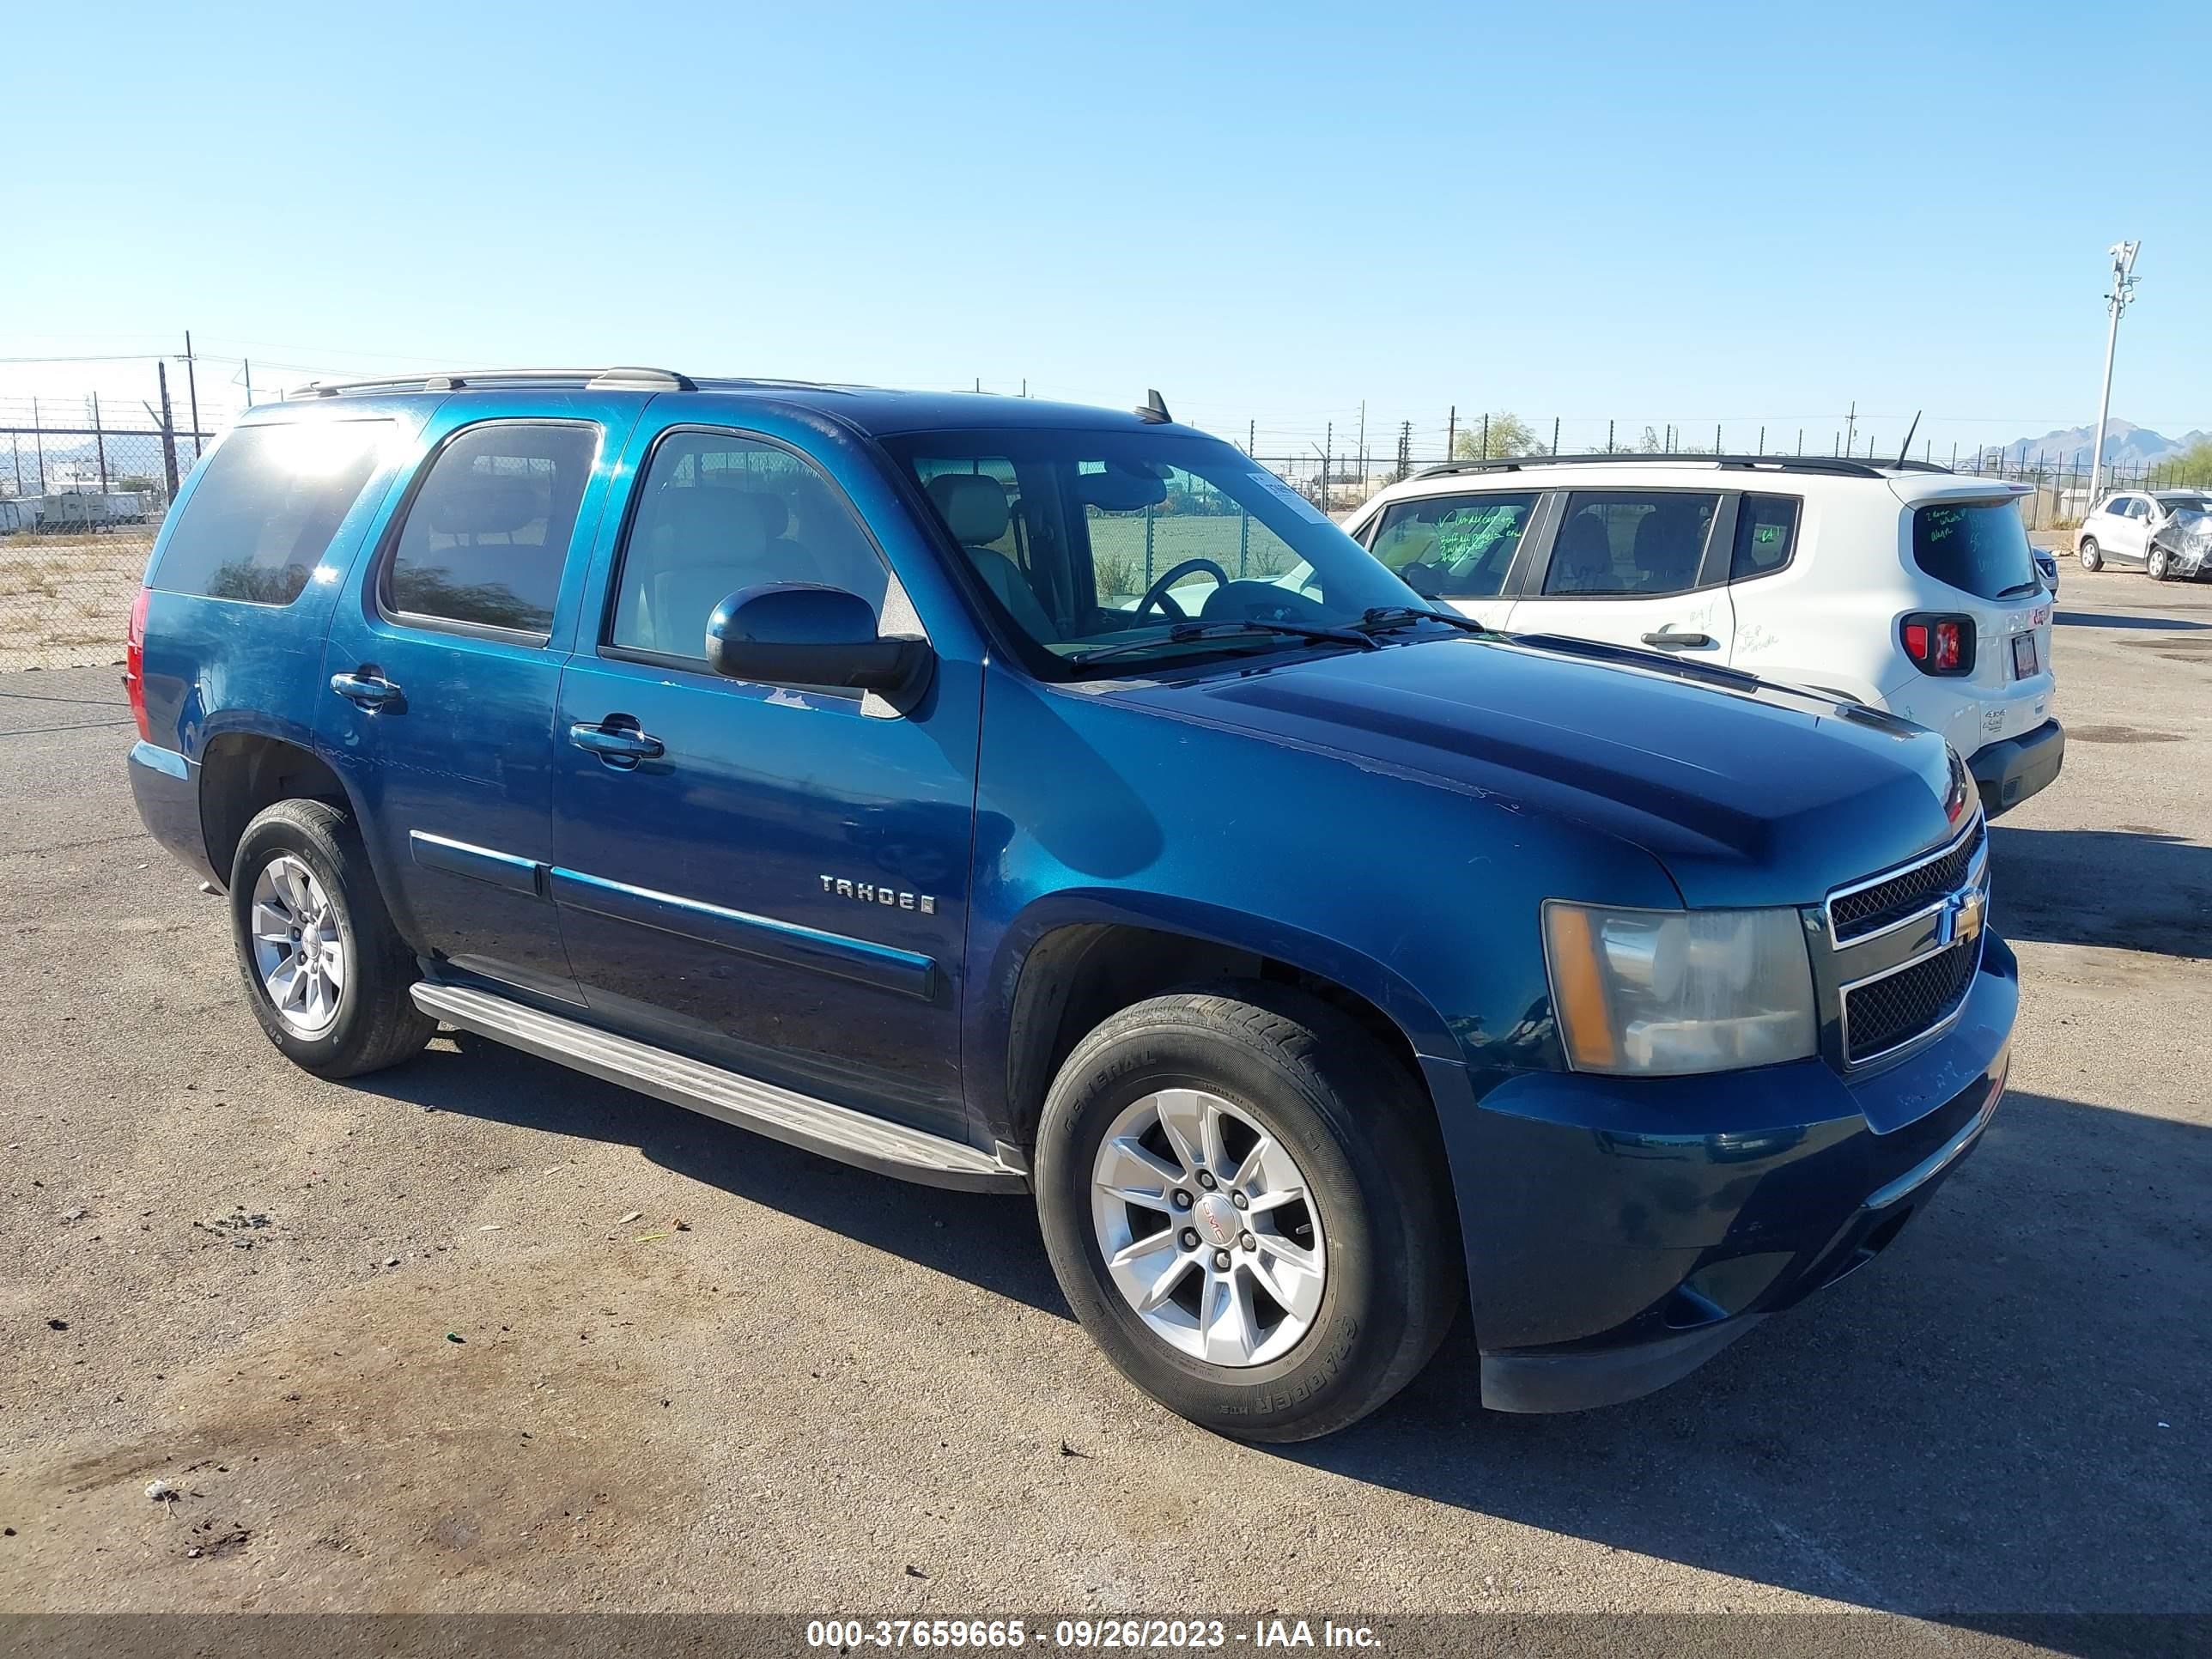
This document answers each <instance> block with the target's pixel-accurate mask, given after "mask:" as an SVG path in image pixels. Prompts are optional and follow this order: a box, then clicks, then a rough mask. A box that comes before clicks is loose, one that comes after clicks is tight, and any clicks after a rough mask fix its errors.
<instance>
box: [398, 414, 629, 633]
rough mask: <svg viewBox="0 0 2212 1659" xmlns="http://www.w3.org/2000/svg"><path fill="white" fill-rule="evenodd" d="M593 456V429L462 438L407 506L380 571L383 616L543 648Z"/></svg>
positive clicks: (547, 428) (501, 424) (502, 428)
mask: <svg viewBox="0 0 2212 1659" xmlns="http://www.w3.org/2000/svg"><path fill="white" fill-rule="evenodd" d="M598 453H599V428H597V427H593V426H581V425H570V424H554V423H551V422H527V421H493V422H487V423H486V424H484V425H483V426H472V427H468V428H464V429H463V430H462V431H461V432H460V434H459V435H458V436H456V437H454V438H453V439H452V440H451V441H448V442H447V444H446V445H445V447H443V448H441V449H440V450H439V451H438V453H437V455H436V457H435V459H433V460H432V461H431V463H430V471H429V473H428V476H427V477H424V479H423V480H422V485H421V487H420V488H419V489H417V490H416V492H415V497H414V499H413V500H412V501H410V502H409V503H408V506H407V515H406V518H405V519H404V520H403V521H402V523H401V524H400V526H399V529H398V534H397V536H396V537H395V538H394V539H393V542H392V556H391V558H390V560H389V561H388V562H386V565H385V568H384V577H383V587H382V592H381V599H382V602H383V605H384V608H385V610H386V611H390V612H392V613H393V614H395V615H398V616H402V617H413V618H421V619H425V620H429V621H433V622H444V623H461V624H463V625H465V626H467V627H471V628H491V629H500V630H501V631H503V632H507V633H515V634H526V635H536V636H538V637H539V638H541V639H542V638H544V636H545V635H547V634H548V633H550V631H551V629H552V627H553V605H554V601H555V599H557V598H558V597H559V595H560V592H561V572H562V568H564V567H565V566H566V565H567V563H568V542H569V538H570V537H571V536H572V535H573V534H574V532H575V528H576V509H577V508H578V507H579V506H580V504H581V503H582V501H583V499H584V487H585V485H586V484H587V483H589V482H590V481H591V476H592V462H593V460H594V459H595V458H596V457H597V455H598Z"/></svg>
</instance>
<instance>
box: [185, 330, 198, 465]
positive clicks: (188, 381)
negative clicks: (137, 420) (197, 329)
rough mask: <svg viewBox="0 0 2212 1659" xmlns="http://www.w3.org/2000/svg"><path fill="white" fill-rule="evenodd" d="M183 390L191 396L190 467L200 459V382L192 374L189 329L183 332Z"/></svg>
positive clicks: (190, 335)
mask: <svg viewBox="0 0 2212 1659" xmlns="http://www.w3.org/2000/svg"><path fill="white" fill-rule="evenodd" d="M185 390H186V391H187V392H190V393H191V400H192V465H195V466H197V465H199V459H200V381H199V376H198V375H197V374H194V373H193V372H192V331H191V330H190V329H186V330H185Z"/></svg>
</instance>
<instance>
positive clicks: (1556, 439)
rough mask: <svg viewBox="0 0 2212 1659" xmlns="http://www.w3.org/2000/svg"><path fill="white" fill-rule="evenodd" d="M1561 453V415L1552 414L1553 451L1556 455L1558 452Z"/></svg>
mask: <svg viewBox="0 0 2212 1659" xmlns="http://www.w3.org/2000/svg"><path fill="white" fill-rule="evenodd" d="M1552 453H1553V454H1554V455H1556V454H1558V453H1559V416H1556V415H1554V416H1552Z"/></svg>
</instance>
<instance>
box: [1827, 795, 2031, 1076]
mask: <svg viewBox="0 0 2212 1659" xmlns="http://www.w3.org/2000/svg"><path fill="white" fill-rule="evenodd" d="M1989 857H1990V854H1989V836H1988V833H1987V831H1986V829H1985V828H1984V823H1983V821H1982V815H1981V814H1980V813H1979V812H1978V811H1977V812H1976V813H1975V814H1974V817H1973V821H1972V823H1969V824H1967V826H1966V828H1965V829H1962V830H1960V832H1959V833H1958V834H1957V835H1956V836H1953V837H1952V838H1951V840H1949V841H1948V842H1945V843H1944V844H1943V845H1942V846H1941V847H1939V848H1936V850H1935V851H1934V852H1932V853H1926V854H1922V855H1921V856H1920V857H1918V858H1917V859H1915V860H1912V861H1911V863H1909V864H1905V865H1903V866H1893V867H1892V868H1890V869H1887V870H1884V871H1881V872H1877V873H1875V874H1874V875H1871V876H1869V877H1867V878H1864V879H1863V880H1860V881H1855V882H1850V883H1848V884H1845V885H1844V886H1842V887H1838V888H1836V889H1835V890H1832V892H1830V893H1829V895H1828V896H1827V899H1826V902H1824V903H1823V905H1822V906H1821V910H1820V921H1821V922H1822V923H1824V924H1825V925H1824V926H1822V927H1820V932H1821V933H1825V934H1826V939H1827V944H1828V950H1827V952H1826V957H1824V958H1822V959H1820V960H1819V961H1817V962H1816V963H1815V969H1814V980H1815V982H1816V983H1817V984H1818V985H1819V986H1820V990H1821V995H1822V1000H1823V1002H1824V1003H1825V1005H1826V1007H1827V1008H1828V1009H1829V1011H1830V1012H1831V1016H1832V1018H1833V1019H1834V1020H1835V1023H1836V1032H1837V1036H1836V1047H1835V1048H1832V1049H1830V1050H1829V1056H1830V1059H1831V1061H1832V1063H1834V1064H1838V1065H1839V1066H1842V1067H1843V1068H1844V1070H1846V1071H1848V1070H1850V1069H1852V1068H1854V1067H1857V1066H1868V1065H1871V1064H1873V1063H1874V1062H1875V1061H1877V1060H1886V1059H1887V1058H1889V1057H1891V1056H1893V1055H1894V1054H1899V1052H1901V1051H1902V1050H1905V1049H1907V1048H1911V1047H1913V1046H1914V1045H1915V1044H1917V1043H1919V1042H1923V1041H1925V1040H1927V1039H1929V1038H1931V1037H1933V1036H1935V1035H1936V1033H1937V1032H1939V1031H1941V1030H1943V1029H1944V1028H1945V1027H1947V1026H1948V1025H1949V1024H1951V1022H1952V1021H1953V1020H1954V1019H1956V1018H1958V1016H1959V1012H1960V1009H1962V1008H1963V1007H1964V1006H1966V995H1967V993H1968V992H1969V991H1970V990H1971V989H1972V986H1973V982H1974V975H1975V973H1976V972H1977V971H1978V969H1979V968H1980V967H1981V961H1982V939H1983V933H1984V927H1985V926H1986V921H1987V916H1988V901H1989Z"/></svg>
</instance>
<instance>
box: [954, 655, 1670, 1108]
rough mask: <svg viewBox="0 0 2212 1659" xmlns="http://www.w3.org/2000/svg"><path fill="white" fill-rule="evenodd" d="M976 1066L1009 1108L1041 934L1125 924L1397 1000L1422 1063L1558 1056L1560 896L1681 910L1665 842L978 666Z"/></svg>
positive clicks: (967, 1017)
mask: <svg viewBox="0 0 2212 1659" xmlns="http://www.w3.org/2000/svg"><path fill="white" fill-rule="evenodd" d="M978 774H979V775H978V786H977V792H976V818H975V861H974V867H973V874H972V879H971V883H970V893H971V899H970V909H969V935H968V960H969V963H970V964H971V965H972V970H971V971H970V973H969V975H968V977H967V989H966V1000H965V1005H964V1006H963V1026H962V1072H963V1075H964V1077H965V1078H966V1079H967V1086H968V1089H969V1102H970V1104H971V1106H972V1107H973V1108H974V1109H975V1112H976V1115H977V1116H978V1117H979V1118H980V1119H981V1121H986V1122H1004V1121H1006V1117H1007V1114H1006V1099H1005V1092H1006V1057H1007V1054H1008V1049H1009V1047H1010V1042H1011V1036H1010V1034H1011V1030H1012V1019H1013V1011H1014V994H1015V991H1016V988H1017V987H1018V985H1019V983H1020V981H1021V977H1022V969H1023V967H1024V963H1025V962H1026V960H1027V958H1028V957H1029V956H1030V952H1031V951H1034V950H1035V949H1036V945H1037V944H1038V943H1039V941H1040V940H1042V939H1045V938H1047V937H1048V936H1049V935H1050V934H1051V933H1053V932H1054V930H1056V929H1059V928H1061V927H1070V926H1078V925H1082V924H1085V923H1095V922H1110V923H1119V924H1123V925H1130V926H1136V927H1148V928H1154V929H1158V930H1159V931H1162V932H1164V933H1172V934H1176V935H1179V936H1182V937H1185V938H1189V939H1199V940H1203V941H1206V942H1207V943H1209V944H1214V945H1225V946H1228V947H1230V948H1231V949H1235V950H1239V951H1250V952H1252V953H1254V954H1255V955H1258V956H1264V957H1273V958H1275V959H1277V960H1279V961H1283V962H1287V963H1291V964H1292V965H1294V966H1296V967H1297V968H1298V969H1303V970H1304V971H1306V972H1309V973H1312V974H1315V975H1319V976H1321V977H1322V978H1324V979H1327V980H1329V981H1334V982H1335V983H1337V984H1339V985H1341V986H1343V987H1346V989H1348V990H1350V991H1352V992H1354V993H1356V994H1358V995H1360V996H1362V997H1364V998H1365V999H1366V1000H1368V1001H1370V1003H1372V1004H1374V1005H1375V1006H1376V1007H1377V1008H1379V1009H1381V1010H1382V1011H1383V1013H1384V1015H1385V1016H1386V1017H1387V1018H1389V1019H1390V1020H1392V1021H1393V1022H1394V1023H1395V1024H1396V1025H1397V1027H1398V1029H1399V1030H1401V1032H1403V1033H1404V1035H1405V1036H1406V1039H1407V1042H1408V1044H1409V1045H1410V1046H1411V1047H1412V1048H1413V1051H1414V1052H1415V1054H1418V1055H1422V1056H1428V1057H1433V1058H1439V1059H1445V1060H1452V1061H1455V1062H1456V1063H1459V1064H1462V1065H1465V1066H1472V1067H1474V1068H1476V1069H1477V1070H1479V1071H1482V1072H1486V1073H1496V1072H1510V1071H1513V1070H1517V1069H1524V1068H1529V1067H1534V1068H1539V1069H1550V1068H1554V1067H1556V1066H1559V1065H1560V1064H1561V1063H1562V1062H1561V1060H1560V1058H1559V1054H1558V1051H1557V1050H1558V1043H1557V1037H1556V1035H1555V1034H1554V1033H1553V1030H1552V1025H1551V1019H1550V993H1549V989H1548V987H1547V982H1546V979H1545V975H1544V967H1543V952H1542V946H1541V939H1540V938H1539V933H1538V926H1539V924H1538V915H1539V908H1540V906H1541V903H1542V902H1543V900H1544V899H1546V898H1547V897H1553V896H1565V895H1572V896H1578V897H1591V898H1597V899H1600V900H1601V901H1602V902H1614V903H1620V904H1627V905H1657V906H1662V907H1672V906H1674V905H1675V904H1678V903H1680V895H1679V893H1678V891H1677V890H1676V889H1675V887H1674V884H1673V882H1672V880H1671V879H1670V878H1668V875H1667V872H1665V871H1664V870H1663V869H1662V868H1661V867H1660V866H1659V864H1658V862H1657V860H1655V859H1653V858H1652V856H1651V855H1650V854H1649V853H1647V852H1645V851H1644V850H1643V849H1642V848H1638V847H1634V846H1632V845H1630V844H1628V843H1627V842H1623V841H1621V840H1620V839H1619V838H1618V837H1615V836H1611V835H1608V834H1607V833H1605V832H1604V831H1602V830H1600V829H1595V828H1593V827H1591V826H1589V825H1585V824H1581V823H1571V822H1568V821H1565V820H1564V819H1562V818H1559V817H1553V816H1551V815H1548V814H1546V813H1543V812H1541V811H1535V810H1534V809H1531V808H1528V807H1527V806H1526V805H1524V804H1523V803H1520V802H1517V801H1516V800H1513V799H1509V798H1506V797H1504V796H1502V795H1500V794H1498V793H1469V792H1467V791H1464V790H1461V789H1456V788H1454V787H1450V786H1449V785H1446V784H1443V783H1441V782H1438V781H1435V780H1432V779H1430V778H1427V777H1424V776H1417V775H1408V774H1407V773H1406V772H1404V771H1403V770H1392V769H1383V768H1381V767H1377V766H1370V765H1367V764H1364V763H1362V762H1360V761H1359V760H1358V758H1356V757H1346V756H1342V755H1337V754H1332V753H1328V752H1323V751H1320V750H1313V749H1310V748H1306V747H1303V746H1300V745H1298V744H1291V743H1285V742H1278V741H1274V740H1272V739H1270V738H1267V737H1265V736H1261V735H1258V734H1255V733H1253V732H1246V731H1239V730H1233V729H1229V728H1225V727H1219V726H1209V725H1203V724H1200V723H1196V722H1193V721H1188V720H1177V719H1175V718H1173V717H1171V716H1169V715H1164V714H1160V713H1158V712H1155V711H1153V710H1152V709H1150V708H1146V707H1144V706H1142V705H1139V704H1137V703H1134V702H1129V701H1125V700H1120V699H1116V698H1114V697H1111V696H1097V695H1086V694H1085V693H1084V692H1082V691H1079V690H1062V689H1060V688H1057V687H1052V686H1042V685H1039V684H1036V682H1034V681H1031V680H1029V679H1028V678H1026V677H1024V676H1020V675H1018V674H1016V673H1013V672H1012V671H1007V670H1006V669H1003V668H1000V667H997V666H994V667H993V668H991V669H990V670H989V671H987V676H986V680H985V691H984V715H983V732H982V741H981V749H980V753H979V769H978Z"/></svg>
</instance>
